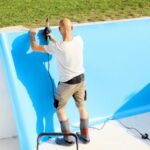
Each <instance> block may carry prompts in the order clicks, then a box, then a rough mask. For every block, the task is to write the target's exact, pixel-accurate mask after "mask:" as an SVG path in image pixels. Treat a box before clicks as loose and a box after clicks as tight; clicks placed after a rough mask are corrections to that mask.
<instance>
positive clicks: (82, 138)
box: [76, 132, 90, 144]
mask: <svg viewBox="0 0 150 150" xmlns="http://www.w3.org/2000/svg"><path fill="white" fill-rule="evenodd" d="M76 135H77V137H78V138H79V140H80V141H81V142H82V143H83V144H88V143H89V142H90V139H89V138H85V137H83V136H82V135H81V134H80V133H79V132H77V133H76Z"/></svg>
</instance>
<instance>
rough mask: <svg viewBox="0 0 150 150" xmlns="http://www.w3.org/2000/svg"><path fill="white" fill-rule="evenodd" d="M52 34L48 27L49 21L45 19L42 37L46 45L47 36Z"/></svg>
mask: <svg viewBox="0 0 150 150" xmlns="http://www.w3.org/2000/svg"><path fill="white" fill-rule="evenodd" d="M51 32H52V30H51V29H50V26H49V19H48V18H47V19H46V22H45V28H44V30H43V37H44V39H45V41H46V43H47V44H49V43H50V36H49V34H50V33H51Z"/></svg>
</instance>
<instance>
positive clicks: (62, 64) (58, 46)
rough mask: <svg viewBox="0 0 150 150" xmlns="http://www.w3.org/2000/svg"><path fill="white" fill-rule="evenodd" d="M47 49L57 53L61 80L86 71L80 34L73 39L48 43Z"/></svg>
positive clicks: (51, 52) (64, 80)
mask: <svg viewBox="0 0 150 150" xmlns="http://www.w3.org/2000/svg"><path fill="white" fill-rule="evenodd" d="M45 50H46V51H47V52H48V53H50V54H54V55H55V57H56V59H57V67H58V72H59V76H60V81H61V82H66V81H68V80H70V79H72V78H73V77H75V76H78V75H80V74H82V73H84V67H83V40H82V38H81V37H80V36H75V37H74V38H73V39H72V41H63V42H57V43H55V44H49V45H46V46H45Z"/></svg>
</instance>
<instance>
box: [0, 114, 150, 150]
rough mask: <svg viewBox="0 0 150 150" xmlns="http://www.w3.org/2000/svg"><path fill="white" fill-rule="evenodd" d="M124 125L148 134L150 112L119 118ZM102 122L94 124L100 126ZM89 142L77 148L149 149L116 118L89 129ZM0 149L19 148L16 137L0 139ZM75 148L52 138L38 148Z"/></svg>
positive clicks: (95, 149) (105, 149)
mask: <svg viewBox="0 0 150 150" xmlns="http://www.w3.org/2000/svg"><path fill="white" fill-rule="evenodd" d="M121 122H122V123H123V124H124V125H127V126H130V127H135V128H137V129H138V130H140V132H142V133H148V134H149V135H150V128H149V124H150V113H144V114H141V115H136V116H132V117H128V118H125V119H121ZM102 126H103V124H101V125H98V126H95V127H97V128H99V129H100V128H101V127H102ZM90 135H91V143H90V144H87V145H83V144H81V143H79V150H92V149H93V150H110V149H113V150H149V149H150V141H147V140H142V139H140V136H139V134H137V132H135V131H130V130H127V129H125V128H124V127H123V126H122V125H121V124H120V123H119V122H118V121H117V120H116V121H109V122H107V123H106V124H105V127H104V128H103V129H101V130H95V129H90ZM0 149H2V150H10V149H11V150H20V148H19V142H18V139H17V138H13V139H7V140H0ZM52 149H55V150H67V149H69V150H75V149H76V148H75V146H71V147H62V146H58V145H56V144H55V143H54V141H53V140H51V141H49V142H47V143H44V144H41V145H40V150H52Z"/></svg>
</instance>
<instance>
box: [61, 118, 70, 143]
mask: <svg viewBox="0 0 150 150" xmlns="http://www.w3.org/2000/svg"><path fill="white" fill-rule="evenodd" d="M60 125H61V131H62V133H70V126H69V121H68V120H66V121H61V122H60ZM64 139H65V140H67V141H70V142H72V141H73V139H72V137H71V136H64Z"/></svg>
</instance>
